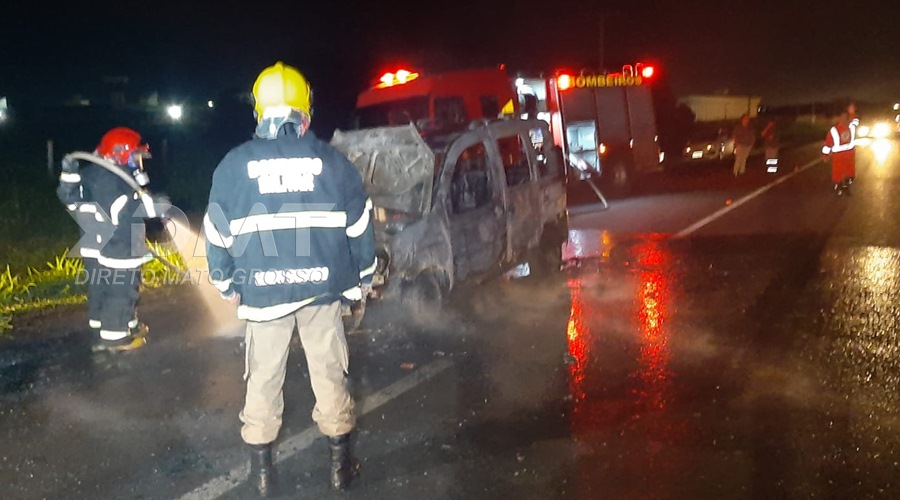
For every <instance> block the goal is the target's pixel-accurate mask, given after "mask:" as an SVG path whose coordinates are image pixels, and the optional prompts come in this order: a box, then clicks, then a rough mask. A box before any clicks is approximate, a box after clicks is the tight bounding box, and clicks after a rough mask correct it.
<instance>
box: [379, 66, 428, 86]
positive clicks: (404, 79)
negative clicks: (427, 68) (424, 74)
mask: <svg viewBox="0 0 900 500" xmlns="http://www.w3.org/2000/svg"><path fill="white" fill-rule="evenodd" d="M418 77H419V74H418V73H414V72H412V71H408V70H405V69H400V70H397V72H396V73H385V74H383V75H381V78H379V80H380V81H381V83H379V84H378V85H377V86H376V88H379V89H383V88H385V87H393V86H394V85H403V84H404V83H409V82H411V81H413V80H415V79H416V78H418Z"/></svg>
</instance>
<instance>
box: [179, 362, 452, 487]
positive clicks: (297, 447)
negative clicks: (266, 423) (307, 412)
mask: <svg viewBox="0 0 900 500" xmlns="http://www.w3.org/2000/svg"><path fill="white" fill-rule="evenodd" d="M451 366H453V362H451V361H450V360H447V359H440V360H437V361H435V362H433V363H431V364H429V365H426V366H424V367H423V368H421V369H419V370H416V371H415V372H413V373H411V374H409V375H407V376H405V377H403V378H402V379H400V380H398V381H396V382H394V383H393V384H391V385H389V386H388V387H385V388H384V389H382V390H380V391H378V392H376V393H374V394H371V395H369V396H366V397H365V398H363V399H362V400H361V401H358V402H357V408H358V411H357V415H365V414H367V413H369V412H372V411H374V410H376V409H378V408H379V407H381V406H383V405H385V404H387V403H388V402H390V401H391V400H393V399H394V398H397V397H399V396H402V395H403V394H404V393H406V392H409V391H410V390H412V389H414V388H415V387H417V386H418V385H420V384H422V383H424V382H427V381H428V380H431V379H432V378H434V377H436V376H437V375H439V374H441V373H442V372H444V370H446V369H447V368H450V367H451ZM320 435H321V434H319V429H318V428H317V427H315V426H312V427H309V428H307V429H305V430H303V431H301V432H299V433H297V434H294V435H293V436H291V437H289V438H287V439H285V440H284V441H282V442H280V443H279V444H278V456H277V458H276V459H275V462H277V463H281V462H284V461H285V460H287V459H289V458H291V457H293V456H294V455H296V454H297V453H299V452H301V451H303V450H304V449H306V448H309V446H310V445H312V444H313V442H314V441H315V440H316V438H318V437H319V436H320ZM249 475H250V465H249V464H247V463H243V464H242V465H239V466H237V467H235V468H233V469H231V470H230V471H229V472H228V473H227V474H224V475H221V476H219V477H216V478H213V479H211V480H210V481H209V482H207V483H206V484H204V485H203V486H200V487H199V488H197V489H195V490H193V491H191V492H190V493H187V494H185V495H183V496H181V497H180V500H194V499H196V500H207V499H211V498H218V497H220V496H222V495H224V494H226V493H228V492H229V491H231V490H233V489H235V488H237V487H238V486H240V485H241V483H243V482H244V481H246V480H247V477H248V476H249Z"/></svg>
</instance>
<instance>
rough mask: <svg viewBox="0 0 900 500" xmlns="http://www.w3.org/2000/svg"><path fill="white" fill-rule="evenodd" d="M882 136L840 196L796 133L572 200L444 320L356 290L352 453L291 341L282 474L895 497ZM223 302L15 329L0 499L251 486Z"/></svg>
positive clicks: (425, 488)
mask: <svg viewBox="0 0 900 500" xmlns="http://www.w3.org/2000/svg"><path fill="white" fill-rule="evenodd" d="M889 144H890V145H891V146H892V147H893V148H894V149H893V151H890V152H888V153H887V154H885V153H884V151H883V148H884V146H880V145H878V146H869V147H866V148H861V149H860V151H859V153H858V158H859V159H858V167H859V168H858V180H857V182H856V184H855V185H854V186H853V196H852V197H851V198H837V197H836V196H834V194H833V193H832V192H831V191H830V189H831V188H830V184H829V172H828V167H827V166H826V165H823V164H811V163H810V161H811V160H815V159H816V158H817V153H816V149H817V148H816V147H809V148H804V149H798V150H794V151H790V152H786V153H785V154H784V155H783V159H782V171H781V172H780V173H779V174H777V175H769V174H766V173H764V172H763V171H762V168H763V167H762V165H761V164H760V163H761V162H760V161H759V160H757V161H756V162H755V163H753V162H752V161H751V166H750V172H749V173H748V174H747V175H746V176H744V177H741V178H738V179H734V178H733V177H732V176H731V174H730V166H729V165H723V164H715V163H713V164H704V165H685V166H681V167H678V168H674V169H671V170H669V171H666V172H664V173H660V174H656V175H654V176H653V177H651V178H649V179H647V181H646V183H645V184H644V185H643V186H642V187H641V188H640V189H639V190H638V192H637V193H636V194H635V196H634V197H632V198H629V199H626V200H615V201H613V202H612V205H611V208H610V209H609V210H607V211H602V212H601V211H598V210H597V207H596V206H579V207H573V208H572V220H571V226H572V227H571V232H570V242H569V244H568V245H567V247H566V256H567V257H568V259H569V261H568V265H567V269H566V271H565V273H563V275H561V276H560V277H559V278H558V279H556V280H552V281H547V282H538V281H536V280H534V279H531V278H518V279H504V280H498V281H497V282H495V283H492V284H490V285H489V286H483V287H481V288H479V289H476V290H465V291H461V292H460V293H458V294H457V296H456V297H455V298H454V300H453V304H452V305H451V307H449V308H448V309H447V311H445V313H443V314H442V315H441V316H440V317H438V318H408V317H407V315H406V314H404V313H403V312H402V311H398V310H396V309H394V308H390V307H382V308H373V309H372V310H371V315H370V316H369V317H367V320H366V322H365V323H364V328H363V330H362V331H360V332H358V333H355V334H353V335H352V336H351V337H350V346H351V364H352V367H351V379H352V384H353V387H352V389H353V392H354V394H356V396H357V398H358V400H359V408H358V409H359V413H360V419H359V434H358V437H357V441H356V445H357V446H356V452H357V455H358V456H359V458H360V459H361V460H362V476H361V479H360V481H359V482H358V483H357V484H356V485H355V487H354V488H353V490H351V491H349V492H347V493H345V494H342V495H338V494H332V493H331V492H329V491H328V489H327V487H326V473H327V470H326V462H325V460H326V447H325V443H324V442H323V441H322V440H321V439H320V438H319V437H318V435H317V434H316V432H315V431H314V430H311V429H310V427H311V421H310V416H309V415H310V412H311V409H312V404H313V402H312V397H311V394H310V390H309V388H308V379H307V378H306V375H305V369H304V361H303V357H302V355H301V353H299V352H295V353H294V355H293V356H292V358H291V363H290V373H289V376H288V382H287V383H286V413H285V426H284V428H283V430H282V437H281V439H280V445H279V456H280V458H281V460H282V462H281V463H280V472H281V476H282V485H283V488H284V497H285V498H288V497H292V498H367V499H368V498H373V499H413V498H415V499H419V498H436V499H437V498H448V499H457V498H536V499H556V498H573V499H594V498H900V486H898V482H900V474H898V472H900V465H898V463H900V432H898V431H900V418H898V417H900V405H898V398H900V397H898V391H897V388H898V381H900V352H898V351H900V340H898V330H900V250H898V249H900V227H898V220H900V218H898V216H900V209H898V204H897V201H896V200H898V199H900V153H898V152H897V145H896V144H894V143H889ZM876 153H877V154H876ZM795 167H796V168H795ZM804 168H805V169H804ZM795 170H796V172H795ZM775 181H778V184H777V185H774V186H772V187H770V188H768V189H765V190H763V188H765V186H767V185H769V184H771V183H773V182H775ZM754 193H755V194H754ZM747 195H753V197H752V198H748V199H745V197H746V196H747ZM574 198H578V195H577V194H576V196H574ZM725 210H727V212H725ZM217 314H220V313H218V312H217V311H210V310H208V309H207V307H206V306H205V304H204V302H203V301H202V300H201V299H200V298H199V297H198V296H197V294H196V292H195V290H193V289H192V288H191V287H183V288H181V289H175V290H169V291H165V292H162V293H156V294H153V295H150V296H147V297H146V299H145V301H144V304H143V315H144V317H145V319H147V321H148V322H149V323H150V324H151V327H152V333H151V334H152V339H151V343H150V344H149V345H148V346H147V347H145V348H144V349H142V350H140V351H136V352H133V353H128V354H126V355H121V356H116V357H110V356H102V355H90V354H89V352H88V347H87V344H86V343H85V342H84V341H83V339H82V338H81V337H79V336H78V335H75V334H66V333H67V332H71V331H72V326H71V325H73V324H76V323H79V322H81V321H83V319H84V312H83V311H82V310H80V309H78V310H74V311H66V312H60V313H57V314H55V315H51V316H49V317H47V318H44V319H42V320H41V321H40V322H38V323H37V324H35V325H33V326H31V328H32V329H39V330H41V331H44V332H47V333H50V334H51V335H49V336H48V338H49V339H50V340H47V341H45V342H42V343H40V344H31V346H30V347H29V348H27V349H21V350H20V351H19V354H18V356H19V358H17V361H16V364H15V365H14V366H13V367H7V368H5V369H4V371H3V372H2V373H0V497H2V498H182V497H185V495H188V496H187V498H212V497H216V496H222V497H224V498H248V497H250V492H249V490H248V489H247V487H246V485H244V484H243V483H242V482H241V481H240V477H241V474H242V471H243V467H245V465H246V460H245V456H244V450H243V448H242V446H241V444H240V438H239V435H238V428H239V422H238V420H237V413H238V411H239V409H240V405H241V402H242V396H243V393H242V391H243V383H242V380H241V373H242V371H243V359H242V353H241V347H240V343H239V342H240V339H239V338H238V337H235V336H231V337H229V336H222V335H215V334H214V331H213V330H214V329H213V328H212V327H211V326H210V325H211V324H212V323H213V316H215V315H217ZM25 330H27V327H26V328H25ZM58 334H62V335H58ZM7 347H8V346H7ZM8 352H10V351H9V350H7V353H8Z"/></svg>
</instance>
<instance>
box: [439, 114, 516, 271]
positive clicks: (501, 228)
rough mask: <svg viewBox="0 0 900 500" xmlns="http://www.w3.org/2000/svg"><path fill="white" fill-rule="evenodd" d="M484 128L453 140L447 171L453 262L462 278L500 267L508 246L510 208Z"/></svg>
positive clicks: (444, 182) (444, 183)
mask: <svg viewBox="0 0 900 500" xmlns="http://www.w3.org/2000/svg"><path fill="white" fill-rule="evenodd" d="M489 140H490V139H489V138H488V137H487V134H486V131H485V130H479V131H473V132H470V133H469V134H466V135H464V136H463V137H461V138H460V139H459V140H457V142H456V143H455V144H454V145H453V146H451V148H450V150H449V151H448V154H447V162H446V166H445V167H444V171H443V173H442V179H441V184H442V186H443V188H442V189H447V190H448V193H447V198H446V199H447V203H448V207H447V211H448V213H449V217H448V218H449V222H450V239H451V244H452V246H453V260H454V262H453V264H454V267H455V269H456V276H457V278H458V279H465V278H466V277H468V276H469V275H472V274H475V275H477V274H481V273H487V272H490V271H492V270H493V269H495V268H496V267H498V264H499V263H500V262H502V260H503V258H504V254H505V251H506V211H505V209H504V207H503V200H502V190H501V187H502V186H499V185H498V184H497V182H502V180H500V179H497V173H496V172H495V171H494V167H495V165H493V164H492V162H491V157H490V155H489V149H488V145H489V143H488V141H489Z"/></svg>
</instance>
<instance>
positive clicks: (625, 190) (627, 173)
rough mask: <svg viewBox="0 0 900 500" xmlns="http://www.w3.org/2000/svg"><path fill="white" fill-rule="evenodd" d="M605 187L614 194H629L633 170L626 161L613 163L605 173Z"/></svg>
mask: <svg viewBox="0 0 900 500" xmlns="http://www.w3.org/2000/svg"><path fill="white" fill-rule="evenodd" d="M603 177H604V182H603V185H604V188H605V189H606V190H607V191H608V192H609V194H610V195H612V196H627V195H628V194H629V193H630V192H631V180H632V179H631V170H630V169H629V168H628V165H627V164H626V163H625V162H624V161H617V162H615V163H613V164H612V165H611V166H610V167H609V169H608V170H607V171H606V172H605V173H604V174H603Z"/></svg>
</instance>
